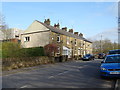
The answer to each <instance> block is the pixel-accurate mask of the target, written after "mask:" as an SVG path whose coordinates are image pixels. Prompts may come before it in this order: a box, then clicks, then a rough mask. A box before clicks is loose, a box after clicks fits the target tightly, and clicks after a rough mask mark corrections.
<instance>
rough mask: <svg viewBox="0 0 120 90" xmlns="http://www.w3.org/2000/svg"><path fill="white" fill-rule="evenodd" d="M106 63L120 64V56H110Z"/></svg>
mask: <svg viewBox="0 0 120 90" xmlns="http://www.w3.org/2000/svg"><path fill="white" fill-rule="evenodd" d="M105 63H120V56H108V57H106V59H105Z"/></svg>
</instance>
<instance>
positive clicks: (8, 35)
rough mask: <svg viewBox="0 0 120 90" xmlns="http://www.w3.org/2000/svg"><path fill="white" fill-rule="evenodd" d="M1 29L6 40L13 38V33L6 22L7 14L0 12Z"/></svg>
mask: <svg viewBox="0 0 120 90" xmlns="http://www.w3.org/2000/svg"><path fill="white" fill-rule="evenodd" d="M0 31H1V32H2V33H3V34H2V37H3V39H5V40H8V39H11V36H12V33H11V30H10V29H9V28H8V25H7V24H6V22H5V16H3V15H2V14H1V13H0Z"/></svg>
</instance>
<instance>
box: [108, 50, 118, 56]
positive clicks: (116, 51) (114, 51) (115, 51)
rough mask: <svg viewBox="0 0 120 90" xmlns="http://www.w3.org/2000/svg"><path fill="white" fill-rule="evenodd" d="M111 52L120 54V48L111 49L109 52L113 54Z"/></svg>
mask: <svg viewBox="0 0 120 90" xmlns="http://www.w3.org/2000/svg"><path fill="white" fill-rule="evenodd" d="M111 54H120V49H117V50H110V51H109V52H108V55H111Z"/></svg>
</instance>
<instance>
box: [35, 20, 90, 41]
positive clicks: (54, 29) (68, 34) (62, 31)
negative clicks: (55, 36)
mask: <svg viewBox="0 0 120 90" xmlns="http://www.w3.org/2000/svg"><path fill="white" fill-rule="evenodd" d="M36 21H37V22H39V23H41V24H42V25H44V26H45V27H47V28H48V29H50V30H51V31H53V32H56V33H59V34H62V35H66V36H69V37H74V38H77V39H82V40H84V41H87V42H90V43H92V42H91V41H89V40H87V39H85V38H84V37H80V36H77V35H75V34H73V33H71V32H66V31H64V30H62V29H58V28H55V27H53V26H51V25H47V24H46V23H42V22H40V21H38V20H36Z"/></svg>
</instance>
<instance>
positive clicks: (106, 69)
mask: <svg viewBox="0 0 120 90" xmlns="http://www.w3.org/2000/svg"><path fill="white" fill-rule="evenodd" d="M100 72H101V76H102V77H120V54H116V55H115V54H114V55H107V56H106V58H105V59H104V60H103V61H102V62H101V66H100Z"/></svg>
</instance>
